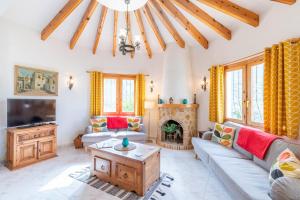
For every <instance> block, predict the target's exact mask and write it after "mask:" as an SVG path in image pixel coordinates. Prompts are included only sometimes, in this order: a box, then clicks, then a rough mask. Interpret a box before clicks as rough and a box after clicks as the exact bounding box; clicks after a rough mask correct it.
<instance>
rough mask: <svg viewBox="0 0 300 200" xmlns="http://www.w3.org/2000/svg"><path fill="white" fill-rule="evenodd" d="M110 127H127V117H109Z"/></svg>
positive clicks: (108, 125)
mask: <svg viewBox="0 0 300 200" xmlns="http://www.w3.org/2000/svg"><path fill="white" fill-rule="evenodd" d="M107 128H108V129H125V128H128V123H127V118H125V117H107Z"/></svg>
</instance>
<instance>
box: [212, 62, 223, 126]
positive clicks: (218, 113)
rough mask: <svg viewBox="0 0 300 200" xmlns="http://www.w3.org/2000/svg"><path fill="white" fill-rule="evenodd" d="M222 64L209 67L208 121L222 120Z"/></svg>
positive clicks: (219, 121)
mask: <svg viewBox="0 0 300 200" xmlns="http://www.w3.org/2000/svg"><path fill="white" fill-rule="evenodd" d="M224 110H225V106H224V66H213V67H211V68H210V94H209V121H211V122H218V123H223V122H224Z"/></svg>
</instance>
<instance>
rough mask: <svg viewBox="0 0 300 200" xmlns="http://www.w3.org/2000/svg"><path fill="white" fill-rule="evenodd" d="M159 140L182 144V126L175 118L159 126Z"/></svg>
mask: <svg viewBox="0 0 300 200" xmlns="http://www.w3.org/2000/svg"><path fill="white" fill-rule="evenodd" d="M161 130H162V133H161V141H163V142H166V143H176V144H183V128H182V126H181V125H180V123H178V122H177V121H175V120H168V121H166V122H165V123H163V125H162V127H161Z"/></svg>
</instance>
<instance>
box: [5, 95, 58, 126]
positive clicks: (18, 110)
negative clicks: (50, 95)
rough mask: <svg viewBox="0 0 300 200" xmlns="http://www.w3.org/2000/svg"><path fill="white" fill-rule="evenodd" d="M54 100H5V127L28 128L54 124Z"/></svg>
mask: <svg viewBox="0 0 300 200" xmlns="http://www.w3.org/2000/svg"><path fill="white" fill-rule="evenodd" d="M55 120H56V100H53V99H7V126H8V127H17V126H30V125H35V124H41V123H47V122H54V121H55Z"/></svg>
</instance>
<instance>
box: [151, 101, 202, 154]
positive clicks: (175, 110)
mask: <svg viewBox="0 0 300 200" xmlns="http://www.w3.org/2000/svg"><path fill="white" fill-rule="evenodd" d="M158 109H159V127H160V130H159V131H158V138H157V144H159V145H160V146H162V147H165V148H170V149H176V150H188V149H192V148H193V145H192V142H191V140H192V137H194V136H197V109H198V104H160V105H158ZM172 124H173V126H176V128H175V131H172V128H170V126H172ZM166 127H169V128H170V129H171V131H169V133H167V132H168V131H166ZM173 128H174V127H173Z"/></svg>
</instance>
